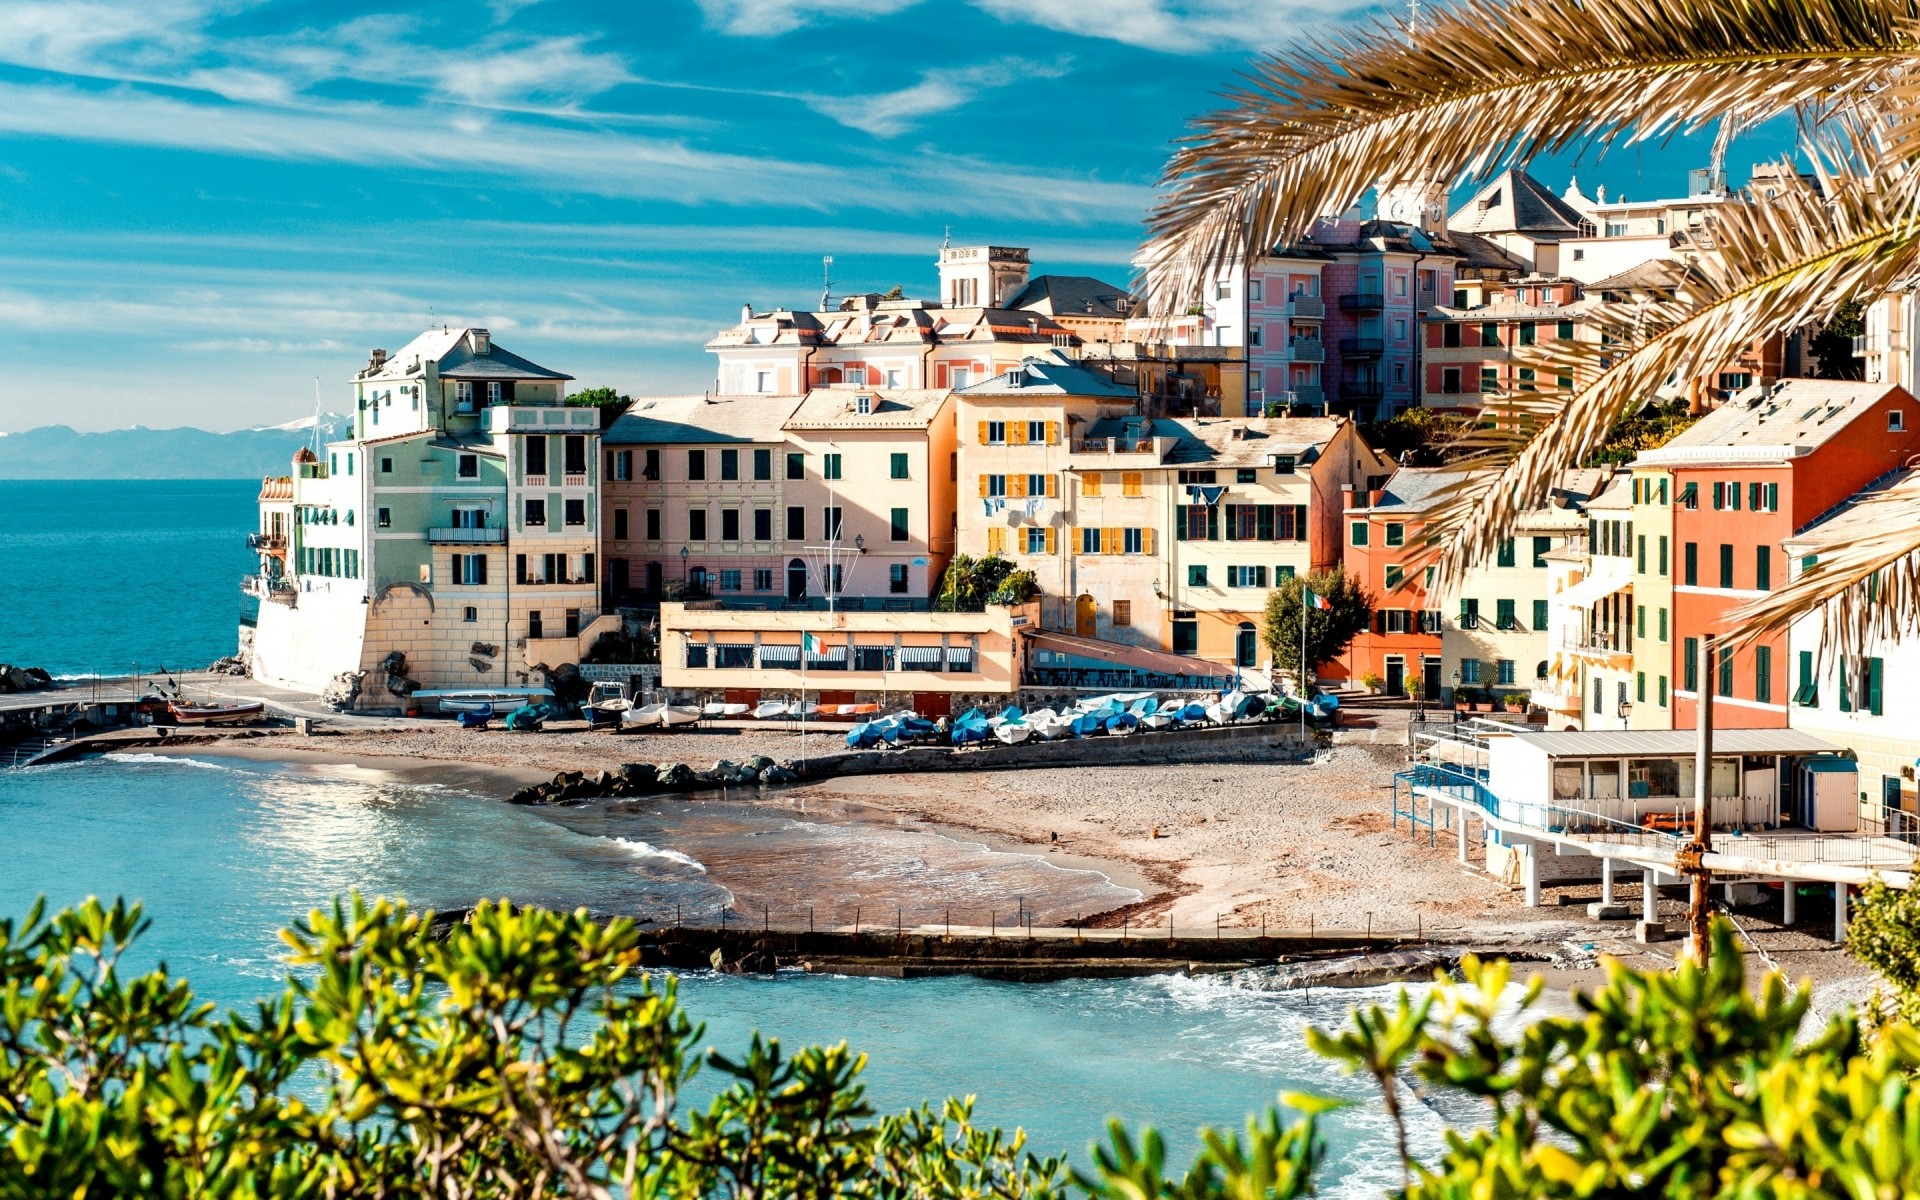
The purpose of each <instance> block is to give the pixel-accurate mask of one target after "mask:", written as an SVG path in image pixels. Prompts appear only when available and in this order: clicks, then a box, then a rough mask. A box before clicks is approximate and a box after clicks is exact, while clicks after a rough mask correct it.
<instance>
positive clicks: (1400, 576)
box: [1385, 564, 1406, 592]
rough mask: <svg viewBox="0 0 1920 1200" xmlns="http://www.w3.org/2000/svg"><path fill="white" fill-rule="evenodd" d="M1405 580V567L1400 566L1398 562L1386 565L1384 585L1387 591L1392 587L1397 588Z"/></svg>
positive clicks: (1391, 589)
mask: <svg viewBox="0 0 1920 1200" xmlns="http://www.w3.org/2000/svg"><path fill="white" fill-rule="evenodd" d="M1405 580H1406V569H1405V568H1404V567H1401V566H1400V565H1398V564H1393V565H1390V566H1388V567H1387V571H1386V579H1385V582H1386V587H1387V590H1388V591H1390V592H1391V591H1393V590H1394V589H1396V588H1398V587H1399V586H1400V585H1401V583H1403V582H1405Z"/></svg>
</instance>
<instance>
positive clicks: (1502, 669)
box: [1494, 658, 1515, 684]
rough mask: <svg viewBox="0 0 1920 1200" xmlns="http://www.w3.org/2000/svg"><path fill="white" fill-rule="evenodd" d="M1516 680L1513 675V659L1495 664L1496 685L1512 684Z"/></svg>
mask: <svg viewBox="0 0 1920 1200" xmlns="http://www.w3.org/2000/svg"><path fill="white" fill-rule="evenodd" d="M1514 679H1515V676H1514V673H1513V660H1512V659H1510V658H1503V659H1501V660H1499V661H1498V662H1496V663H1494V682H1495V683H1506V684H1511V683H1512V682H1513V681H1514Z"/></svg>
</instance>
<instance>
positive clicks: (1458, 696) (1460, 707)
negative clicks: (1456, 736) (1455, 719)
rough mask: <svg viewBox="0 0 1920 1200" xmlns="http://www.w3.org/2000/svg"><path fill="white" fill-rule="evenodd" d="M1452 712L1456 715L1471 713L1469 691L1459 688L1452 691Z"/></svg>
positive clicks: (1471, 701) (1471, 702)
mask: <svg viewBox="0 0 1920 1200" xmlns="http://www.w3.org/2000/svg"><path fill="white" fill-rule="evenodd" d="M1453 711H1455V712H1457V713H1463V712H1472V711H1473V692H1472V690H1471V689H1468V688H1463V687H1459V686H1456V687H1455V688H1454V689H1453Z"/></svg>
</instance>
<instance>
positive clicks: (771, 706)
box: [752, 700, 793, 721]
mask: <svg viewBox="0 0 1920 1200" xmlns="http://www.w3.org/2000/svg"><path fill="white" fill-rule="evenodd" d="M792 708H793V706H792V705H791V704H788V703H787V702H786V701H785V700H762V701H761V702H760V703H758V704H756V705H754V708H753V714H752V715H753V719H754V720H756V721H771V720H773V719H774V718H775V717H784V716H786V715H787V714H788V713H789V712H790V711H791V710H792Z"/></svg>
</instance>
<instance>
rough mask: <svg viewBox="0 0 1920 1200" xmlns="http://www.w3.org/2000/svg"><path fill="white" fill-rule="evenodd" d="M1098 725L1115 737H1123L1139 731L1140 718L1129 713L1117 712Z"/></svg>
mask: <svg viewBox="0 0 1920 1200" xmlns="http://www.w3.org/2000/svg"><path fill="white" fill-rule="evenodd" d="M1100 725H1101V728H1103V729H1105V730H1106V731H1107V732H1108V733H1110V734H1112V735H1113V736H1115V737H1125V736H1126V735H1128V734H1130V733H1138V732H1139V731H1140V718H1139V717H1136V716H1134V715H1133V713H1131V712H1118V713H1115V714H1113V715H1112V716H1110V717H1108V718H1107V719H1106V720H1104V721H1102V722H1100Z"/></svg>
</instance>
